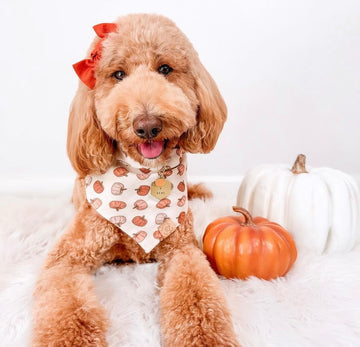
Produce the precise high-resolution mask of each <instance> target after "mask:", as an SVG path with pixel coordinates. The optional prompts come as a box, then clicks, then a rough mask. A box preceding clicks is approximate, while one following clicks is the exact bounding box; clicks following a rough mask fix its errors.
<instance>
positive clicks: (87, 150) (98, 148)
mask: <svg viewBox="0 0 360 347" xmlns="http://www.w3.org/2000/svg"><path fill="white" fill-rule="evenodd" d="M115 151H116V143H115V141H113V140H112V139H111V138H110V137H109V136H108V135H107V134H106V133H105V132H104V130H103V129H102V128H101V126H100V123H99V120H98V119H97V117H96V113H95V106H94V91H93V90H90V89H89V88H88V87H86V86H85V85H84V84H83V83H81V82H80V83H79V88H78V90H77V93H76V95H75V97H74V100H73V102H72V105H71V109H70V116H69V124H68V137H67V152H68V156H69V159H70V161H71V164H72V166H73V167H74V169H75V170H76V172H77V173H78V174H79V176H80V177H84V176H86V175H88V174H89V173H92V172H93V173H96V172H98V173H99V172H104V171H105V170H106V169H107V168H108V167H109V166H110V165H111V164H112V161H113V157H114V154H115Z"/></svg>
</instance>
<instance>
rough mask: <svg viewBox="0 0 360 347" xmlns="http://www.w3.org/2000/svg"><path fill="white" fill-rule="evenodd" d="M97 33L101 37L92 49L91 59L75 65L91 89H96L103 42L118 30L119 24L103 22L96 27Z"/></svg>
mask: <svg viewBox="0 0 360 347" xmlns="http://www.w3.org/2000/svg"><path fill="white" fill-rule="evenodd" d="M93 28H94V30H95V32H96V35H97V36H99V37H100V38H101V40H100V41H98V42H97V44H96V46H95V48H94V49H93V50H92V51H91V54H90V59H84V60H81V61H79V62H78V63H76V64H74V65H73V68H74V70H75V72H76V74H77V75H78V76H79V78H80V80H81V81H82V82H83V83H85V84H86V85H87V86H88V87H89V88H90V89H94V87H95V83H96V78H95V70H96V67H97V65H98V63H99V60H100V59H101V51H102V42H103V41H104V39H105V38H106V36H107V34H109V33H113V32H116V31H117V25H116V24H114V23H101V24H97V25H95V26H94V27H93Z"/></svg>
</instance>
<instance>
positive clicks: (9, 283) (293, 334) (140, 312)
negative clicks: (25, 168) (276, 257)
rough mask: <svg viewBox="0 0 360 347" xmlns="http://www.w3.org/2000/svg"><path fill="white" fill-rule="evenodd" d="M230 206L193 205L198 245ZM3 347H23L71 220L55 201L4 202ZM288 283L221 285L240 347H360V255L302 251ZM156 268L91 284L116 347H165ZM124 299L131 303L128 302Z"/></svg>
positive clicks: (129, 269) (0, 219)
mask: <svg viewBox="0 0 360 347" xmlns="http://www.w3.org/2000/svg"><path fill="white" fill-rule="evenodd" d="M233 203H234V201H226V200H220V199H214V200H213V201H211V202H207V203H204V202H202V201H193V202H191V207H192V209H193V211H194V215H195V227H196V233H197V236H198V237H199V239H201V236H202V233H203V231H204V229H205V227H206V225H207V224H208V223H209V222H210V221H212V220H213V219H215V218H217V217H219V216H223V215H228V214H231V213H232V211H231V206H232V204H233ZM0 205H1V206H0V209H1V214H0V337H1V338H0V346H4V347H9V346H11V347H24V346H27V345H28V341H29V335H30V331H31V303H32V292H33V289H34V284H35V281H36V278H37V276H38V274H39V271H40V267H41V264H42V262H43V260H44V258H45V255H46V253H47V252H48V251H49V249H50V248H51V247H52V245H53V244H54V242H55V240H56V239H58V238H59V236H60V235H61V234H62V233H63V232H64V231H65V230H66V227H67V224H68V223H69V221H70V219H71V217H72V215H73V213H74V211H73V208H72V206H71V204H70V190H69V191H67V192H66V193H65V194H62V195H56V196H47V197H46V196H45V197H44V196H43V197H29V196H2V197H0ZM298 251H299V254H298V259H297V261H296V263H295V265H294V267H293V269H292V270H291V271H290V272H289V274H288V275H287V276H286V277H285V278H279V279H276V280H273V281H263V280H259V279H257V278H251V279H249V280H247V281H241V280H225V279H220V281H221V284H222V287H223V290H224V292H225V295H226V298H227V300H228V303H229V306H230V309H231V312H232V316H233V321H234V325H235V330H236V333H237V335H238V339H239V342H240V343H241V344H242V346H244V347H255V346H257V347H266V346H277V347H281V346H283V347H304V346H305V347H306V346H309V347H310V346H319V347H320V346H321V347H323V346H326V347H331V346H333V347H340V346H347V347H350V346H353V347H355V346H357V347H358V346H360V247H357V248H356V249H354V250H353V251H351V252H348V253H345V254H336V255H326V254H325V255H316V254H313V253H310V252H307V251H304V250H301V249H300V250H298ZM156 270H157V265H156V264H147V265H126V266H122V267H115V266H104V267H102V268H101V269H100V270H99V271H98V272H97V273H96V275H95V276H94V280H95V283H96V289H97V292H98V295H99V297H100V300H101V303H102V304H103V305H104V306H105V308H106V309H107V312H108V314H109V317H110V319H111V323H112V325H111V328H110V330H109V332H108V342H109V345H110V346H113V347H118V346H128V347H130V346H131V347H144V346H147V347H151V346H154V347H155V346H160V330H159V309H158V289H157V288H156ZM128 293H132V294H131V295H129V294H128Z"/></svg>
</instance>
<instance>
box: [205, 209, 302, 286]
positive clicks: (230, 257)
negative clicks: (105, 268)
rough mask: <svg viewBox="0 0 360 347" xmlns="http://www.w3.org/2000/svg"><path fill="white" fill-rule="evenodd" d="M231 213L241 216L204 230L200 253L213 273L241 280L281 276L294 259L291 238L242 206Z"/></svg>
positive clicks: (221, 221)
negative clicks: (205, 258) (202, 251)
mask: <svg viewBox="0 0 360 347" xmlns="http://www.w3.org/2000/svg"><path fill="white" fill-rule="evenodd" d="M233 210H234V211H235V212H239V213H241V215H240V216H228V217H222V218H219V219H216V220H215V221H214V222H212V223H211V224H209V225H208V227H207V228H206V230H205V234H204V237H203V250H204V253H205V254H206V256H207V257H208V260H209V262H210V264H211V266H212V268H213V269H214V270H215V272H217V273H218V274H220V275H223V276H225V277H227V278H240V279H246V278H247V277H249V276H256V277H259V278H262V279H266V280H270V279H272V278H276V277H278V276H284V275H285V274H286V273H287V272H288V271H289V270H290V268H291V267H292V265H293V264H294V262H295V260H296V257H297V251H296V246H295V243H294V240H293V238H292V237H291V235H290V234H289V233H288V232H287V231H286V230H285V229H284V228H282V227H281V226H280V225H279V224H276V223H273V222H270V221H268V220H267V219H265V218H262V217H255V218H254V219H253V218H252V217H251V215H250V213H249V212H248V211H247V210H245V209H243V208H241V207H233Z"/></svg>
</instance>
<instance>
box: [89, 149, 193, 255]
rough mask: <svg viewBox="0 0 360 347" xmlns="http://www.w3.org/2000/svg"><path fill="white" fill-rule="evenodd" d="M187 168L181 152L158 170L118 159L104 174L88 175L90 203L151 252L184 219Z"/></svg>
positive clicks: (174, 154) (129, 159) (186, 203)
mask: <svg viewBox="0 0 360 347" xmlns="http://www.w3.org/2000/svg"><path fill="white" fill-rule="evenodd" d="M186 168H187V163H186V154H185V153H182V151H181V150H179V149H174V150H173V152H172V155H171V157H170V159H169V160H168V161H167V162H166V163H165V165H163V166H161V167H159V168H157V169H150V168H146V167H142V166H140V164H139V163H138V162H136V161H134V160H133V159H131V158H129V157H127V158H125V159H124V160H123V159H119V161H118V163H117V165H116V166H113V167H111V168H110V169H109V170H108V171H107V172H105V173H104V174H103V175H88V176H86V178H85V185H86V196H87V200H88V201H89V203H90V204H91V205H92V207H93V208H94V209H96V211H97V212H98V213H99V214H100V215H101V216H103V217H104V218H106V219H107V220H108V221H110V222H111V223H113V224H114V225H116V226H117V227H119V228H121V230H122V231H124V232H125V233H126V234H128V235H129V236H131V237H132V238H133V239H134V240H135V241H136V242H137V243H138V244H139V245H140V246H141V247H142V248H143V249H144V250H145V252H146V253H149V252H150V251H151V250H152V249H153V248H154V247H155V246H156V245H157V244H158V243H159V242H161V241H162V240H164V239H165V238H166V237H167V236H169V235H170V234H171V233H172V232H174V231H175V229H176V228H177V227H178V226H179V225H180V224H182V223H183V221H184V220H185V216H186V213H187V211H188V199H187V177H186V176H187V175H186Z"/></svg>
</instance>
